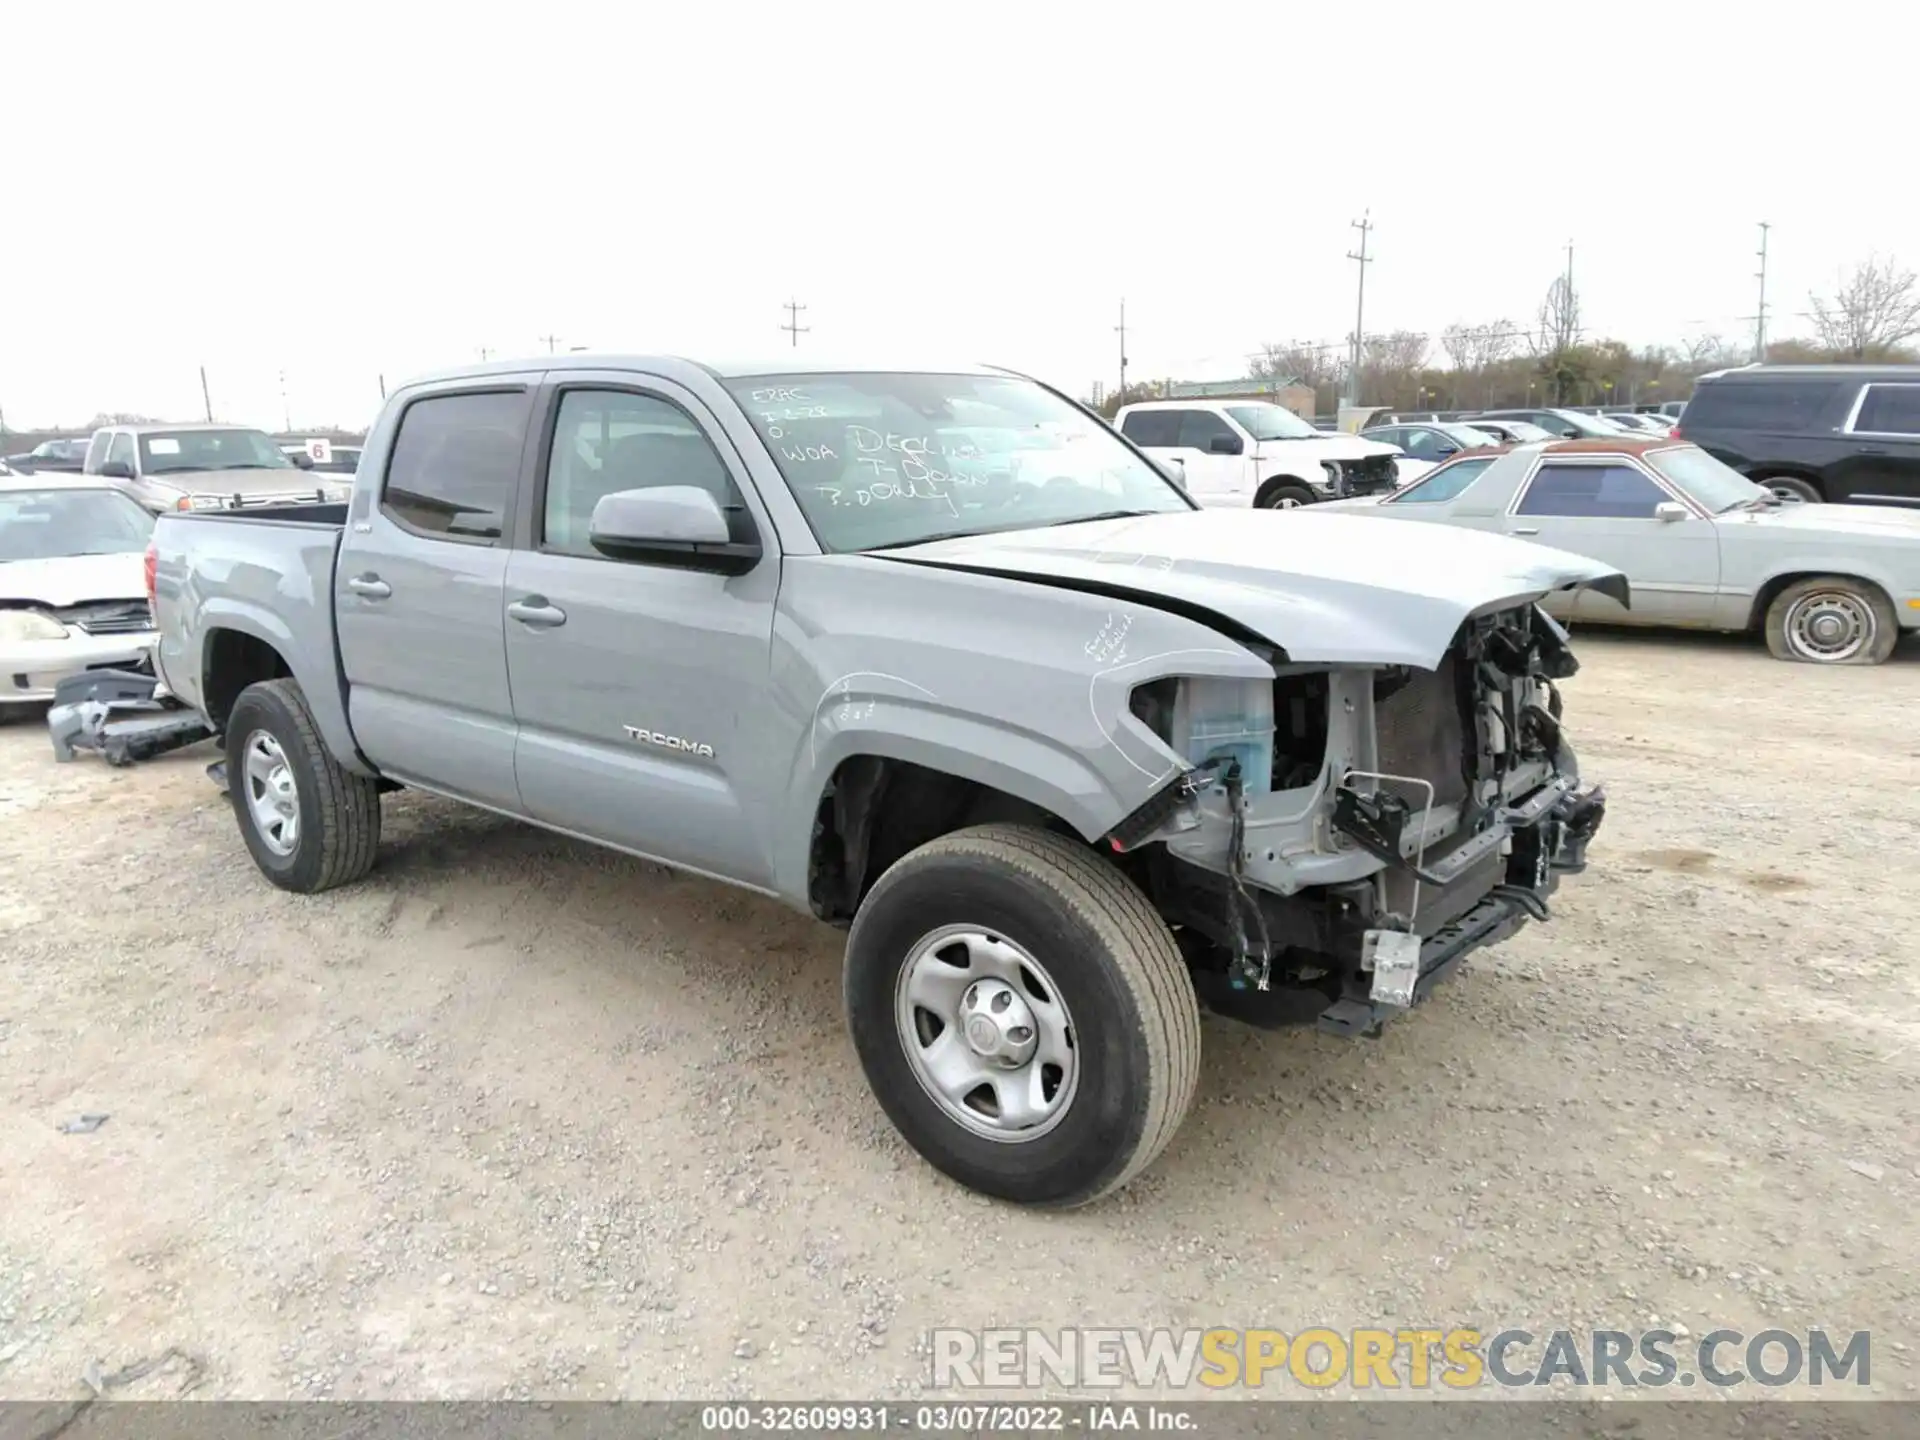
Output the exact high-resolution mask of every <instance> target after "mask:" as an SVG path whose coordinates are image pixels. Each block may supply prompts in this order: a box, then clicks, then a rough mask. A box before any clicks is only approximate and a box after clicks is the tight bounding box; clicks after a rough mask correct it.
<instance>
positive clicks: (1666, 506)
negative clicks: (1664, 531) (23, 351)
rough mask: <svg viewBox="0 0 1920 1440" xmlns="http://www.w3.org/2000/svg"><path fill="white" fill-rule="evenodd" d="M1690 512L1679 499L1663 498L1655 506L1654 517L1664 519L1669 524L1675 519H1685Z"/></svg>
mask: <svg viewBox="0 0 1920 1440" xmlns="http://www.w3.org/2000/svg"><path fill="white" fill-rule="evenodd" d="M1688 513H1689V512H1688V510H1687V507H1686V506H1684V505H1682V504H1681V503H1680V502H1679V501H1678V500H1662V501H1661V502H1660V503H1659V504H1658V505H1656V506H1654V507H1653V518H1654V519H1656V520H1664V521H1665V522H1666V523H1668V524H1669V525H1671V524H1672V523H1673V522H1674V521H1675V520H1685V519H1686V518H1687V515H1688Z"/></svg>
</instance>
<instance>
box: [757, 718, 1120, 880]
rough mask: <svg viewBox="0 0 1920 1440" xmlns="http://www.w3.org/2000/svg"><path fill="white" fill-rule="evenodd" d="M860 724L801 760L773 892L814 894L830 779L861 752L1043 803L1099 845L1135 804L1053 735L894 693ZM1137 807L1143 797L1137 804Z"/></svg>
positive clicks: (823, 735)
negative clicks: (811, 872)
mask: <svg viewBox="0 0 1920 1440" xmlns="http://www.w3.org/2000/svg"><path fill="white" fill-rule="evenodd" d="M855 710H856V714H857V718H856V719H852V720H846V719H842V720H837V721H835V722H834V723H833V725H832V728H831V729H829V728H827V727H826V726H824V725H816V726H814V727H813V729H812V730H811V731H810V732H809V734H808V736H807V738H806V739H804V740H802V742H801V745H800V751H799V754H797V755H796V756H795V757H794V765H793V772H792V773H793V783H792V785H791V786H790V787H789V789H788V791H787V799H786V822H785V823H784V824H783V825H782V826H781V827H780V832H779V833H780V834H781V835H782V836H783V837H791V839H790V840H787V841H786V842H785V843H783V845H782V847H781V853H780V855H779V860H778V865H777V870H776V875H775V888H776V889H777V890H778V891H779V892H780V893H782V894H786V895H805V894H806V893H807V872H808V866H809V861H810V857H811V850H812V836H813V824H814V817H815V815H816V814H817V813H818V810H819V806H820V801H821V798H822V796H823V795H824V794H825V792H826V787H827V783H828V781H829V780H831V779H832V777H833V774H834V772H835V771H836V770H837V769H838V768H839V766H840V764H841V762H842V761H844V760H847V759H849V758H850V757H852V756H855V755H873V756H877V757H879V758H881V759H885V760H903V761H907V762H909V763H911V764H914V765H921V766H924V767H926V768H927V769H929V770H939V771H942V772H944V773H946V774H949V775H957V776H959V777H960V778H961V779H963V780H972V781H974V782H975V783H977V784H980V785H985V786H988V787H990V788H991V789H994V790H998V791H1000V792H1002V793H1003V794H1007V795H1011V796H1013V797H1014V798H1016V799H1019V800H1024V801H1026V802H1027V803H1029V804H1031V805H1037V806H1039V807H1040V808H1041V809H1042V810H1045V811H1047V812H1048V813H1049V814H1051V815H1056V816H1058V817H1059V818H1060V819H1061V820H1063V821H1065V822H1066V823H1067V824H1068V825H1070V826H1071V827H1072V828H1073V829H1074V830H1075V831H1076V832H1077V833H1078V834H1079V835H1080V836H1081V838H1083V839H1086V840H1089V841H1091V840H1096V839H1098V838H1099V837H1100V836H1102V835H1104V834H1106V832H1107V831H1109V830H1111V829H1112V828H1113V827H1114V826H1115V825H1116V824H1118V823H1119V822H1120V821H1121V820H1122V819H1123V818H1125V816H1126V815H1127V814H1128V813H1129V811H1130V810H1131V809H1132V808H1133V806H1132V805H1129V804H1127V803H1126V802H1124V801H1123V800H1122V799H1121V798H1120V797H1119V796H1117V795H1116V794H1115V793H1114V791H1113V789H1112V787H1111V786H1109V785H1108V784H1107V782H1106V781H1105V780H1104V779H1102V778H1101V776H1100V775H1099V773H1098V772H1097V771H1095V770H1094V769H1093V767H1092V766H1091V765H1089V764H1088V763H1087V761H1086V760H1085V759H1084V758H1083V757H1081V756H1080V755H1079V754H1078V753H1076V752H1075V751H1073V750H1072V749H1069V748H1068V747H1066V746H1064V745H1061V744H1059V743H1058V742H1056V741H1053V740H1051V739H1049V738H1048V737H1047V736H1044V735H1038V734H1034V733H1031V732H1028V731H1024V730H1017V729H1012V728H1009V727H1006V726H1004V725H999V724H991V723H987V722H984V721H982V720H979V719H976V718H974V717H972V716H968V715H964V714H956V713H953V712H950V711H945V710H940V709H935V708H931V707H929V706H927V705H926V704H925V703H924V701H920V703H914V701H913V700H903V699H895V698H892V697H887V696H873V697H869V698H864V699H863V700H862V701H861V702H859V704H858V705H857V706H856V707H855ZM1135 803H1137V801H1136V802H1135Z"/></svg>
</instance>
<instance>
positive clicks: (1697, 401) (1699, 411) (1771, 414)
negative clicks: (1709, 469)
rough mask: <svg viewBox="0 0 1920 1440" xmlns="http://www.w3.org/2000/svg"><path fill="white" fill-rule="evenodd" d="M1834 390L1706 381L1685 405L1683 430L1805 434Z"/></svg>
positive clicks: (1811, 383) (1792, 383)
mask: <svg viewBox="0 0 1920 1440" xmlns="http://www.w3.org/2000/svg"><path fill="white" fill-rule="evenodd" d="M1837 388H1838V382H1837V381H1833V380H1820V379H1807V380H1751V379H1749V380H1739V379H1733V378H1729V379H1725V380H1705V381H1702V382H1701V383H1700V384H1699V385H1698V386H1697V387H1695V389H1694V392H1693V399H1691V400H1689V401H1688V402H1687V419H1686V428H1687V429H1688V430H1707V429H1714V428H1724V429H1729V430H1773V431H1783V430H1784V431H1793V430H1806V429H1809V428H1811V427H1812V425H1813V423H1814V422H1815V421H1816V420H1817V419H1818V418H1819V417H1820V413H1821V411H1822V410H1823V409H1824V408H1825V406H1826V403H1827V401H1828V400H1829V399H1831V398H1832V396H1833V393H1834V391H1835V390H1836V389H1837ZM1829 423H1832V422H1829Z"/></svg>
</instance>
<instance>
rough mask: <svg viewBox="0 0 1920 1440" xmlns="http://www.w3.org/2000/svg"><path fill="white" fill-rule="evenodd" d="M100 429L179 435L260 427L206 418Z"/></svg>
mask: <svg viewBox="0 0 1920 1440" xmlns="http://www.w3.org/2000/svg"><path fill="white" fill-rule="evenodd" d="M100 429H102V430H125V431H127V432H128V433H129V434H133V435H178V434H181V433H183V432H185V431H188V430H256V429H259V427H258V426H256V425H222V424H220V423H219V422H218V421H214V422H211V423H209V422H207V421H205V420H192V421H187V422H185V423H183V424H179V425H169V424H167V423H165V422H164V421H159V420H154V421H148V422H143V423H142V424H139V425H102V426H101V427H100ZM96 433H97V432H96ZM260 433H261V434H262V435H264V434H266V433H267V432H266V431H264V430H261V431H260Z"/></svg>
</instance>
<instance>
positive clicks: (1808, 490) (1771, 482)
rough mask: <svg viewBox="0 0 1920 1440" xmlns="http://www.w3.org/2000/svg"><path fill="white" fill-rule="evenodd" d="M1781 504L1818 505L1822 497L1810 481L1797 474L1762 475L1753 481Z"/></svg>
mask: <svg viewBox="0 0 1920 1440" xmlns="http://www.w3.org/2000/svg"><path fill="white" fill-rule="evenodd" d="M1753 483H1754V484H1756V485H1758V486H1760V487H1761V488H1762V489H1763V490H1767V491H1769V492H1771V493H1772V495H1773V498H1774V499H1776V500H1778V501H1780V502H1781V503H1782V504H1783V505H1818V504H1819V503H1820V502H1821V500H1822V499H1823V498H1824V497H1823V496H1822V495H1821V494H1820V492H1819V490H1817V489H1816V488H1815V487H1814V486H1813V485H1812V483H1811V482H1809V481H1806V480H1802V479H1800V478H1799V477H1798V476H1797V475H1762V476H1761V477H1760V478H1759V479H1758V480H1756V481H1754V482H1753Z"/></svg>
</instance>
